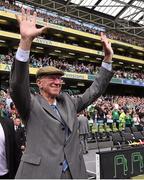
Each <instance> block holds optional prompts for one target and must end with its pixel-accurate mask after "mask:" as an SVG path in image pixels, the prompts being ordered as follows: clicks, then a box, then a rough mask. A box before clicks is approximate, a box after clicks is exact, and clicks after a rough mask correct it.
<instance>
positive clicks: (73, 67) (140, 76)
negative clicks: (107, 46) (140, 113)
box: [0, 52, 144, 81]
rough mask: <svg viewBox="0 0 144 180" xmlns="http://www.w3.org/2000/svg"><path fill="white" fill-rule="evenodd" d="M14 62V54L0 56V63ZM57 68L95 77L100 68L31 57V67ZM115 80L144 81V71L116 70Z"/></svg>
mask: <svg viewBox="0 0 144 180" xmlns="http://www.w3.org/2000/svg"><path fill="white" fill-rule="evenodd" d="M13 60H14V54H13V53H11V52H10V53H8V54H7V55H0V63H4V64H9V65H11V64H12V62H13ZM48 65H51V66H55V67H57V68H59V69H61V70H63V71H67V72H75V73H86V74H91V75H95V74H96V73H97V72H98V70H99V67H98V66H97V65H96V63H92V62H91V63H88V62H81V61H80V62H77V61H75V62H68V61H66V60H64V59H58V60H56V59H54V58H52V57H50V56H47V57H37V58H36V57H35V56H34V55H31V56H30V67H33V68H38V67H44V66H48ZM114 72H115V74H114V77H115V78H124V79H129V80H139V81H143V80H144V73H143V72H142V71H138V72H135V71H134V70H132V69H131V70H126V69H123V70H120V69H119V70H114Z"/></svg>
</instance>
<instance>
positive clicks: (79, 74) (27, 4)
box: [0, 0, 144, 179]
mask: <svg viewBox="0 0 144 180" xmlns="http://www.w3.org/2000/svg"><path fill="white" fill-rule="evenodd" d="M39 2H41V3H40V4H39ZM93 2H94V1H91V2H90V1H89V4H90V5H91V6H93V5H94V7H92V9H93V10H95V9H97V5H98V4H99V3H100V2H105V3H106V1H104V0H99V1H95V4H93ZM107 2H109V3H110V6H113V4H111V3H112V2H115V6H118V5H119V3H122V5H123V6H125V5H126V4H129V6H130V5H131V4H132V3H133V2H134V1H129V0H127V2H126V3H125V2H124V0H123V1H119V0H116V1H112V0H110V1H107ZM43 3H44V4H50V6H51V7H52V5H53V4H51V3H53V1H52V2H51V1H45V0H43V1H39V0H36V1H15V0H12V1H0V117H2V118H9V117H10V118H11V119H12V120H14V121H15V120H16V119H17V118H19V113H18V111H17V109H16V107H15V105H14V103H13V102H12V99H11V98H10V95H9V90H8V88H9V76H10V71H11V66H12V63H13V61H14V58H15V53H16V50H17V48H18V45H19V41H20V39H21V37H20V33H19V27H18V23H17V21H16V16H15V15H16V14H20V11H21V6H22V5H23V8H24V9H27V8H30V9H31V14H33V12H34V11H37V16H38V17H37V21H36V25H37V27H38V28H40V27H43V26H46V25H47V26H48V27H49V29H48V30H47V31H45V32H44V33H43V34H42V35H40V36H38V37H37V38H35V39H34V41H33V43H32V48H31V54H30V58H29V73H30V88H31V92H32V93H33V94H37V93H38V91H39V90H38V87H37V85H36V83H35V80H36V77H35V75H36V72H37V70H38V69H39V68H40V67H45V66H55V67H56V68H58V69H60V70H62V71H63V72H64V76H63V77H62V79H63V80H64V81H63V83H62V90H63V91H65V92H67V93H69V94H70V95H71V96H73V97H77V96H78V97H79V96H81V94H82V93H83V92H84V91H85V89H86V88H88V87H89V86H90V85H91V84H92V82H93V81H94V80H95V75H96V74H97V73H98V72H99V68H100V66H101V63H102V61H103V57H104V52H103V47H102V45H101V39H100V32H103V33H106V35H107V37H108V38H109V41H110V42H111V43H112V48H113V50H114V55H113V62H112V63H113V71H114V76H113V78H112V79H111V81H110V84H109V86H108V88H107V90H106V92H105V93H104V94H102V96H101V97H100V98H98V99H97V100H96V101H95V102H93V104H91V105H89V106H88V107H87V108H86V109H85V110H84V111H83V114H82V116H85V117H87V121H88V134H87V135H88V136H87V141H88V148H89V151H88V149H86V150H85V151H83V153H84V158H85V162H86V165H87V164H90V162H87V159H88V158H90V157H92V158H93V159H92V162H94V163H96V167H92V170H91V167H90V170H89V165H88V166H87V172H88V174H89V177H90V179H95V178H96V179H108V178H109V179H117V178H118V179H119V178H122V179H123V178H131V177H133V176H136V175H140V174H144V161H143V160H144V40H143V38H140V36H138V35H139V34H140V35H141V31H138V32H137V34H136V36H132V35H131V32H132V30H131V31H130V32H129V31H128V30H125V32H126V33H124V32H122V31H119V30H118V29H117V30H115V29H114V27H111V28H107V26H109V24H111V23H109V22H110V21H113V18H112V19H110V21H106V19H105V16H104V19H102V20H103V21H104V22H105V24H106V25H105V26H103V25H102V24H100V23H96V22H95V23H92V22H87V21H85V20H83V19H82V18H81V19H78V18H76V16H75V15H74V16H75V17H71V16H68V15H65V16H64V15H63V14H61V13H59V12H55V11H52V10H49V9H48V8H46V7H45V5H44V4H43ZM57 3H59V1H58V0H57V1H56V2H55V6H57ZM61 3H62V2H61ZM71 3H72V4H71ZM73 3H74V4H75V6H83V5H84V4H85V3H87V1H73V0H65V1H64V2H63V3H62V4H63V5H65V7H66V8H67V6H68V5H69V4H70V5H74V4H73ZM117 3H118V4H117ZM59 5H60V4H59ZM100 5H101V4H100ZM103 5H104V4H102V5H101V6H103ZM143 5H144V4H143ZM75 6H74V7H75ZM133 6H134V7H135V6H136V5H135V4H134V5H133ZM61 7H63V6H61ZM143 7H144V6H143ZM83 8H84V7H82V9H83ZM89 8H90V7H89ZM113 8H114V7H113ZM127 8H129V7H125V8H124V9H125V10H126V9H127ZM139 8H140V7H139ZM56 9H57V8H56ZM60 9H61V8H59V10H58V9H57V10H58V11H60ZM101 11H102V10H101ZM140 12H141V11H140ZM80 13H81V11H80ZM102 13H103V12H102ZM113 13H114V12H113ZM122 13H123V10H122V11H120V12H119V13H118V14H117V17H119V16H120V15H121V14H122ZM140 15H142V14H140ZM83 16H85V15H84V14H83ZM128 16H130V15H128ZM142 18H143V15H142V16H141V17H140V19H139V20H137V21H138V23H139V22H141V21H142ZM97 21H98V22H99V21H100V20H99V19H97ZM112 24H113V23H112ZM130 24H131V23H130ZM133 24H134V23H132V25H133ZM134 25H135V24H134ZM134 25H133V26H134ZM120 27H121V26H120ZM138 27H139V26H138ZM134 29H135V28H134ZM139 29H140V28H139ZM142 31H143V30H142ZM59 115H60V114H59ZM77 116H78V117H79V116H81V114H77ZM20 120H21V119H20ZM21 123H22V122H21ZM22 126H24V125H23V124H22ZM63 130H64V129H63ZM78 132H79V133H80V130H78ZM24 148H25V147H24ZM93 149H94V151H96V152H97V154H96V153H95V154H94V157H93V156H92V155H91V154H90V150H93ZM105 149H106V150H105ZM82 150H83V149H82ZM89 154H90V155H89ZM95 156H96V157H95ZM94 159H96V162H95V161H94ZM88 160H89V159H88ZM34 161H35V162H36V160H35V159H34ZM30 163H31V162H30ZM36 163H37V162H36ZM94 168H95V170H93V169H94ZM142 178H143V176H142Z"/></svg>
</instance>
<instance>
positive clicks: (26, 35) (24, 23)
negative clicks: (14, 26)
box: [16, 8, 48, 50]
mask: <svg viewBox="0 0 144 180" xmlns="http://www.w3.org/2000/svg"><path fill="white" fill-rule="evenodd" d="M36 17H37V13H36V12H34V13H33V15H32V16H31V15H30V9H27V10H26V11H25V10H24V9H23V8H22V11H21V15H20V16H19V15H16V19H17V21H18V23H19V26H20V34H21V40H20V44H19V47H20V48H21V49H23V50H30V47H31V44H32V41H33V39H34V38H36V37H37V36H38V35H40V34H42V32H44V31H45V30H46V29H47V28H48V26H45V27H42V28H39V29H38V28H36Z"/></svg>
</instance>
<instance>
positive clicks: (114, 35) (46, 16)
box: [0, 0, 144, 47]
mask: <svg viewBox="0 0 144 180" xmlns="http://www.w3.org/2000/svg"><path fill="white" fill-rule="evenodd" d="M21 6H22V4H21V3H19V5H18V3H9V1H4V0H3V1H1V2H0V7H1V10H8V9H9V10H11V11H12V12H15V11H17V12H20V10H21ZM25 8H26V7H25ZM34 10H35V11H37V16H38V17H39V18H42V19H43V20H44V21H47V22H49V23H52V24H58V25H61V26H65V27H69V28H72V29H76V30H80V31H84V32H88V33H92V34H99V33H100V32H101V31H103V32H105V31H106V33H107V35H108V37H109V38H110V39H114V40H120V41H123V42H126V43H130V44H133V45H138V46H142V47H143V46H144V41H143V39H140V38H138V37H135V36H133V37H132V36H130V35H128V34H125V33H122V32H118V31H112V30H110V31H109V30H108V31H107V30H106V29H105V28H104V27H100V26H99V25H95V24H92V23H87V22H83V21H81V20H78V19H73V18H71V17H68V16H59V15H58V14H57V13H54V12H49V11H47V10H44V9H40V8H38V7H37V8H36V7H35V8H32V7H31V13H33V12H34Z"/></svg>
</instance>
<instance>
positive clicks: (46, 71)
mask: <svg viewBox="0 0 144 180" xmlns="http://www.w3.org/2000/svg"><path fill="white" fill-rule="evenodd" d="M44 75H61V76H63V75H64V72H63V71H62V70H59V69H58V68H56V67H53V66H45V67H41V68H39V69H38V71H37V73H36V78H38V77H40V76H44Z"/></svg>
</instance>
